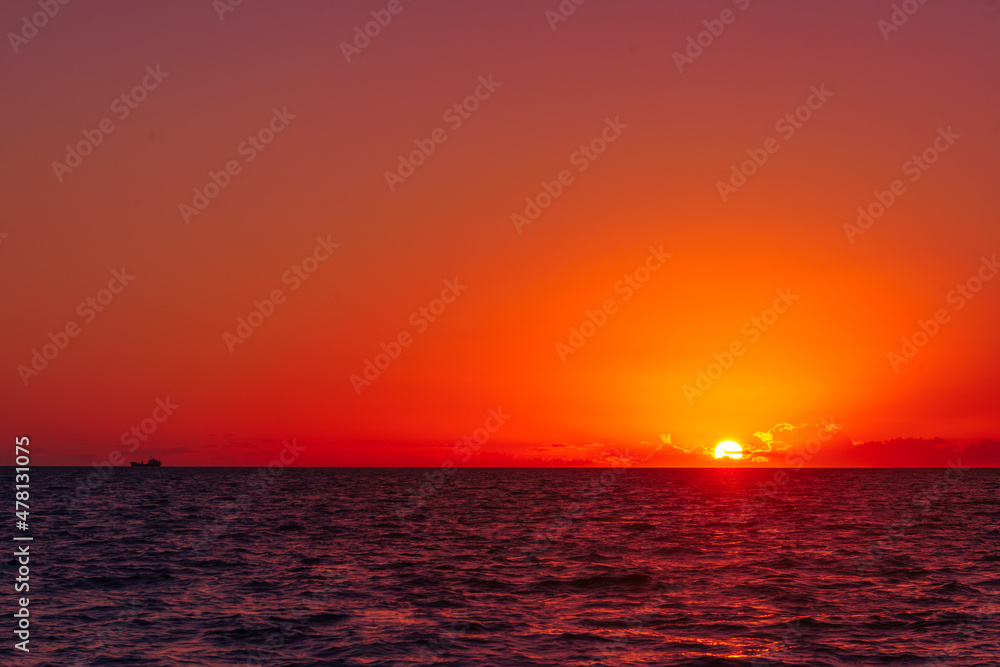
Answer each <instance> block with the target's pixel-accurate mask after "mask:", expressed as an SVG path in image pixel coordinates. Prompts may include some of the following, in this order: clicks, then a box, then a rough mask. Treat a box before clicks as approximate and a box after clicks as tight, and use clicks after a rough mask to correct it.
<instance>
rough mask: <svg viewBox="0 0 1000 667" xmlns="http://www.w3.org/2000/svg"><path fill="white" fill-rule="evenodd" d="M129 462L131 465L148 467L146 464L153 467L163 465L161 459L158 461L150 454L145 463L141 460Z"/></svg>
mask: <svg viewBox="0 0 1000 667" xmlns="http://www.w3.org/2000/svg"><path fill="white" fill-rule="evenodd" d="M131 463H132V465H133V466H136V467H143V468H145V467H148V466H152V467H154V468H158V467H159V466H161V465H163V462H162V461H158V460H157V459H154V458H153V457H152V456H150V457H149V461H147V462H146V463H143V462H142V461H139V462H138V463H136V462H135V461H132V462H131Z"/></svg>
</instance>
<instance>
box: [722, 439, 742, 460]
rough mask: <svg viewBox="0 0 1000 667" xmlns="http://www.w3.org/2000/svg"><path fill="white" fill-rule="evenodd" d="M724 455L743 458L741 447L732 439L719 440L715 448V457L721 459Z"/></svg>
mask: <svg viewBox="0 0 1000 667" xmlns="http://www.w3.org/2000/svg"><path fill="white" fill-rule="evenodd" d="M724 456H728V457H729V458H731V459H741V458H743V448H742V447H740V445H739V443H737V442H734V441H732V440H726V441H724V442H720V443H719V444H718V446H717V447H716V448H715V458H717V459H721V458H722V457H724Z"/></svg>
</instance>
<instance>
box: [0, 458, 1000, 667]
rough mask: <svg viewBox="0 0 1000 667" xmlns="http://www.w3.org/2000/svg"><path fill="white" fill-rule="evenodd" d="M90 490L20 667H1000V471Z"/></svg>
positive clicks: (253, 474) (619, 473)
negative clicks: (890, 666)
mask: <svg viewBox="0 0 1000 667" xmlns="http://www.w3.org/2000/svg"><path fill="white" fill-rule="evenodd" d="M90 472H91V471H90V470H88V469H82V468H37V469H33V470H32V486H33V489H34V491H33V496H32V519H33V522H32V534H33V535H35V542H34V543H33V546H32V554H33V557H32V574H31V576H32V579H31V609H32V617H31V618H32V626H31V627H32V631H33V632H32V641H31V647H32V652H31V654H30V655H27V656H26V655H24V654H18V655H16V656H15V655H13V653H14V652H13V650H12V649H11V646H12V644H13V641H12V640H11V639H10V638H9V633H10V629H8V630H5V631H4V632H5V634H6V635H7V636H8V640H7V641H5V642H4V645H3V647H2V649H0V651H2V652H0V662H2V663H4V664H14V660H13V659H11V658H16V661H17V664H28V665H60V666H62V665H135V666H144V667H156V666H159V665H281V666H289V667H290V666H293V665H296V666H297V665H303V666H304V665H356V666H359V667H370V666H374V665H504V666H508V665H509V666H512V667H514V666H517V667H527V666H532V665H608V666H621V665H720V666H725V665H733V666H735V665H759V666H763V665H997V664H1000V471H996V470H962V469H952V470H950V471H945V470H802V471H794V470H790V471H784V473H782V474H779V473H778V472H777V471H774V470H746V469H740V470H721V469H717V470H716V469H713V470H638V469H632V470H627V469H604V470H599V469H598V470H584V469H574V470H523V469H512V470H505V469H461V470H455V471H453V472H452V473H451V474H444V473H443V472H441V471H440V470H437V471H435V470H431V469H286V470H274V471H267V470H256V469H247V468H227V469H193V468H169V467H167V468H161V469H159V470H141V469H131V468H124V469H122V468H119V469H116V470H114V471H113V472H112V473H111V474H110V475H109V476H108V477H107V478H106V479H105V478H100V479H98V478H97V477H94V478H93V479H91V480H90V482H89V484H91V485H92V486H88V479H87V475H88V474H90ZM4 565H5V570H4V579H5V581H11V580H12V578H13V574H12V573H11V570H12V567H13V561H10V562H6V563H5V564H4ZM4 591H5V593H4V597H3V598H2V600H3V603H4V605H5V608H12V605H13V601H12V596H11V595H9V587H8V585H7V584H4ZM3 615H4V617H8V616H9V614H8V613H7V612H4V614H3ZM8 623H10V621H8ZM10 625H11V626H12V624H10ZM8 659H10V660H8Z"/></svg>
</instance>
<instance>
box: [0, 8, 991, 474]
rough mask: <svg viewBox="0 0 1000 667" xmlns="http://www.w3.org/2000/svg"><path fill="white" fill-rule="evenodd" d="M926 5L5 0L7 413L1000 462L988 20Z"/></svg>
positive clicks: (342, 433)
mask: <svg viewBox="0 0 1000 667" xmlns="http://www.w3.org/2000/svg"><path fill="white" fill-rule="evenodd" d="M53 4H55V3H53ZM902 4H903V5H905V8H904V7H901V6H900V5H899V4H898V3H897V4H896V5H894V4H893V3H891V2H861V1H860V0H849V1H845V2H839V3H818V2H792V1H791V0H777V1H773V2H767V3H764V2H758V1H757V0H749V1H748V0H739V1H732V2H731V1H729V0H717V1H713V2H693V1H690V2H685V1H675V2H669V3H668V2H652V1H640V0H624V1H622V2H602V1H601V0H589V1H588V2H584V3H583V4H580V5H577V4H575V3H574V2H572V1H564V2H562V3H559V2H556V1H555V0H552V1H551V2H528V1H526V0H512V1H509V2H504V3H471V2H454V1H451V2H434V3H431V2H421V1H420V0H413V1H411V0H398V1H396V0H393V1H392V2H382V1H381V0H375V1H371V2H360V1H353V0H351V1H344V2H338V3H326V2H318V1H306V2H298V3H295V4H294V6H290V5H287V4H284V3H278V2H265V1H263V0H248V1H246V2H243V3H241V4H238V5H231V4H229V3H228V2H227V1H226V0H217V1H216V2H212V1H211V0H183V1H179V2H172V3H134V2H125V1H124V0H109V1H108V2H102V3H69V4H66V5H58V7H57V8H53V7H51V6H49V5H47V4H46V3H45V2H42V3H38V2H30V1H28V0H14V1H11V2H6V3H4V4H3V6H2V7H0V27H2V28H3V31H4V32H5V33H6V39H5V41H6V42H7V43H6V45H5V46H3V47H0V50H4V52H3V53H2V55H0V73H2V81H3V90H4V91H5V95H4V96H3V99H2V100H0V121H2V123H0V126H2V130H0V133H2V134H0V137H2V146H3V151H4V156H5V159H4V160H3V161H2V163H0V181H2V182H3V184H4V186H5V188H4V204H5V206H4V209H5V215H4V216H3V222H2V223H0V224H2V226H3V228H2V229H0V233H2V234H3V235H2V236H0V276H2V281H3V285H4V299H3V300H2V301H0V317H2V320H3V323H4V327H3V333H2V336H3V345H2V347H0V356H2V362H3V363H2V368H3V369H5V370H4V372H3V373H2V374H0V414H2V415H3V420H2V422H3V424H4V426H5V427H6V428H5V431H6V432H7V434H8V435H7V437H11V436H14V435H23V434H28V435H30V436H31V438H32V443H33V446H34V448H35V449H34V453H35V462H36V463H37V464H47V465H91V464H94V463H98V464H100V463H102V462H111V464H112V465H120V464H124V465H128V461H129V460H139V459H140V458H145V457H147V456H149V455H154V456H157V457H158V458H160V459H161V460H164V461H165V463H166V464H167V465H266V464H267V463H268V462H269V461H272V460H275V459H276V458H277V457H278V455H279V454H280V453H281V452H282V451H292V452H294V465H314V466H338V465H344V466H379V465H385V466H442V465H456V466H509V465H520V466H564V465H572V466H607V465H614V464H615V462H616V461H623V460H624V461H626V462H627V463H628V465H634V466H716V465H725V466H790V467H800V466H861V467H869V466H900V467H908V466H948V465H949V464H951V463H954V464H955V465H965V466H996V465H998V464H1000V413H998V409H997V406H998V398H1000V372H998V371H1000V355H997V354H996V340H997V334H998V332H1000V308H998V307H997V306H998V304H1000V280H993V278H994V277H995V276H996V274H997V273H998V272H1000V266H998V265H997V264H996V261H997V253H998V252H1000V233H998V226H997V214H998V212H1000V189H998V188H997V187H996V174H997V170H996V156H997V155H998V154H1000V150H998V149H1000V90H998V88H997V86H996V81H997V80H998V74H1000V71H998V70H1000V61H998V60H997V58H996V53H997V46H998V38H1000V6H998V5H997V3H996V2H992V1H978V0H977V1H972V0H958V1H956V2H950V3H943V2H930V3H926V4H923V5H918V3H915V2H913V3H902ZM46 6H49V12H50V13H53V12H54V15H52V16H48V15H45V14H44V8H45V7H46ZM907 11H909V13H907ZM39 12H42V13H41V14H40V13H39ZM366 30H367V34H366V32H365V31H366ZM88 300H89V301H88ZM724 440H734V441H736V442H738V443H740V444H741V445H742V447H743V450H744V453H745V456H743V457H742V458H741V459H740V460H734V459H729V458H724V459H721V460H716V459H715V458H714V457H713V456H712V452H713V451H714V449H715V446H716V445H717V444H718V443H719V442H721V441H724ZM288 443H293V444H294V446H293V447H291V448H290V447H289V444H288ZM806 455H808V458H807V456H806ZM286 459H287V455H286Z"/></svg>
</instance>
